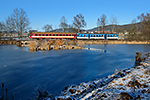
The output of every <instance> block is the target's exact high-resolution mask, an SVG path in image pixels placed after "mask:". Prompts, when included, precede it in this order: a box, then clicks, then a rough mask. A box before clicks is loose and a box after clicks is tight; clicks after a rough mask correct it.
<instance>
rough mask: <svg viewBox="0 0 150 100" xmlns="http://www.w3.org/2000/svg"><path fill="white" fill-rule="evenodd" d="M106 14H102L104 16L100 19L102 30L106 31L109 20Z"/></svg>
mask: <svg viewBox="0 0 150 100" xmlns="http://www.w3.org/2000/svg"><path fill="white" fill-rule="evenodd" d="M106 18H107V17H106V15H105V14H102V16H101V17H100V19H99V21H100V24H101V26H102V32H103V33H104V27H105V25H106V24H107V20H106Z"/></svg>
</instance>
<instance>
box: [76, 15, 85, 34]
mask: <svg viewBox="0 0 150 100" xmlns="http://www.w3.org/2000/svg"><path fill="white" fill-rule="evenodd" d="M73 25H75V27H77V28H78V32H80V28H84V27H85V26H86V22H85V20H84V16H82V14H81V13H80V14H79V15H76V16H74V21H73Z"/></svg>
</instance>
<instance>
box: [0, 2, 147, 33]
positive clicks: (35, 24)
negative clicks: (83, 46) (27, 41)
mask: <svg viewBox="0 0 150 100" xmlns="http://www.w3.org/2000/svg"><path fill="white" fill-rule="evenodd" d="M149 5H150V0H0V21H2V22H5V19H6V18H7V17H8V16H9V15H11V14H12V13H13V10H14V9H16V8H22V9H24V11H26V13H27V15H28V18H29V20H30V22H31V24H30V27H31V28H32V29H33V30H38V31H43V30H42V27H43V26H44V25H46V24H51V25H52V27H53V29H56V28H60V26H59V24H60V19H61V18H62V16H64V17H65V18H66V20H67V24H70V25H71V24H72V23H73V20H74V18H73V17H74V16H76V15H77V14H79V13H81V14H82V15H83V16H84V19H85V21H86V24H87V25H86V27H85V28H84V29H92V28H94V27H97V24H96V23H97V19H98V18H100V16H102V14H105V15H106V16H107V20H108V23H107V25H109V24H111V23H110V17H111V16H115V17H117V22H118V23H117V24H119V25H124V24H130V23H131V21H132V20H133V19H134V18H137V16H138V15H140V14H142V13H150V6H149Z"/></svg>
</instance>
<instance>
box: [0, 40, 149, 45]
mask: <svg viewBox="0 0 150 100" xmlns="http://www.w3.org/2000/svg"><path fill="white" fill-rule="evenodd" d="M21 41H24V40H0V45H6V44H10V45H19V46H21V45H22V44H21ZM26 41H29V42H32V41H35V40H26ZM38 41H39V40H38ZM51 41H55V40H51ZM63 41H72V42H82V43H83V44H150V41H135V40H131V41H129V40H63Z"/></svg>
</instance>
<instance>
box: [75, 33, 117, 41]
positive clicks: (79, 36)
mask: <svg viewBox="0 0 150 100" xmlns="http://www.w3.org/2000/svg"><path fill="white" fill-rule="evenodd" d="M77 39H90V40H93V39H99V40H104V39H105V40H106V39H108V40H110V39H111V40H114V39H118V34H100V33H96V34H92V33H90V34H86V33H80V34H79V33H77Z"/></svg>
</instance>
